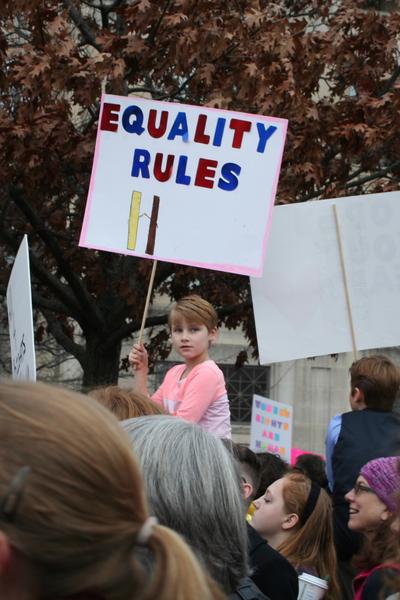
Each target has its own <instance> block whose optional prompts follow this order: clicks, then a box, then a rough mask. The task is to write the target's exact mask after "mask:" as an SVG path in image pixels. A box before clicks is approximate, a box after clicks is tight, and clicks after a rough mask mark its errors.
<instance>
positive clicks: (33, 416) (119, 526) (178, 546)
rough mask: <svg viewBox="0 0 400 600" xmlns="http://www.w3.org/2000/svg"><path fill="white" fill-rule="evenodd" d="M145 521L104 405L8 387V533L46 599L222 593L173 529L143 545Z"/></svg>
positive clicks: (3, 397)
mask: <svg viewBox="0 0 400 600" xmlns="http://www.w3.org/2000/svg"><path fill="white" fill-rule="evenodd" d="M23 467H29V468H27V469H23ZM21 474H22V475H21ZM147 518H148V509H147V503H146V500H145V497H144V491H143V482H142V478H141V474H140V472H139V468H138V465H137V463H136V460H135V459H134V457H133V455H132V450H131V448H130V445H129V442H128V440H127V438H126V437H125V434H124V432H123V431H122V430H121V428H120V426H119V424H118V422H117V421H116V420H115V419H114V418H113V417H112V415H111V414H109V413H108V411H107V410H106V409H104V408H103V407H101V406H100V405H99V404H98V403H97V402H96V401H95V400H93V399H91V398H88V397H86V396H81V395H79V394H75V393H73V392H69V391H67V390H65V389H62V388H56V387H52V386H48V385H44V384H33V383H11V382H10V383H2V384H0V530H2V531H3V532H4V533H5V534H6V536H7V538H8V539H9V541H10V544H11V547H12V548H14V549H15V550H17V551H19V552H20V553H21V554H22V555H23V556H25V557H26V558H27V560H28V561H29V562H30V564H31V567H32V569H33V572H34V576H35V578H36V581H37V585H38V588H39V590H40V598H41V599H43V600H44V599H47V600H50V599H51V600H54V599H57V600H59V599H61V598H68V597H73V596H79V597H82V598H86V597H91V595H93V596H94V597H95V598H101V600H136V599H137V600H139V599H140V600H142V599H146V600H153V599H154V600H155V599H157V600H169V599H171V600H172V599H173V598H182V600H183V598H184V597H186V598H189V597H197V596H196V594H195V595H192V594H191V593H190V591H188V590H193V589H194V587H196V588H197V590H201V594H200V596H199V597H202V598H206V599H210V600H211V599H212V598H218V597H220V596H218V594H219V592H218V591H216V592H215V595H214V592H213V589H212V585H211V586H209V585H208V583H207V580H206V577H205V575H203V573H202V571H201V569H200V567H199V566H198V564H197V563H196V560H195V559H194V558H193V555H192V553H191V551H190V550H189V549H188V547H187V546H186V545H185V544H184V542H183V541H181V540H180V539H179V538H178V536H176V535H175V534H174V533H172V532H170V531H169V530H167V529H166V528H164V527H160V526H155V527H154V528H153V531H152V533H151V535H150V536H149V537H148V540H147V544H146V545H145V547H142V546H139V545H138V543H137V541H138V536H139V534H140V532H141V530H142V527H143V524H144V523H145V522H146V519H147ZM146 548H147V549H146ZM32 598H34V596H32Z"/></svg>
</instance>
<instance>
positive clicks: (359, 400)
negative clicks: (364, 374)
mask: <svg viewBox="0 0 400 600" xmlns="http://www.w3.org/2000/svg"><path fill="white" fill-rule="evenodd" d="M350 396H351V407H352V408H353V410H363V409H364V408H366V407H367V405H366V404H365V397H364V392H363V390H360V388H358V387H353V388H351V392H350Z"/></svg>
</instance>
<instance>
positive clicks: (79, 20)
mask: <svg viewBox="0 0 400 600" xmlns="http://www.w3.org/2000/svg"><path fill="white" fill-rule="evenodd" d="M63 4H64V6H65V8H67V9H68V12H69V15H70V17H71V19H72V20H73V22H74V23H75V25H76V26H77V28H78V29H79V31H80V32H81V34H82V36H83V38H84V39H85V41H86V42H87V43H88V44H89V45H90V46H93V48H96V50H97V51H98V52H102V47H101V45H100V44H98V43H97V42H96V35H95V33H94V32H93V30H92V28H91V27H90V26H89V25H88V24H87V23H86V21H85V19H84V18H83V16H82V14H81V12H80V11H79V10H78V9H77V8H76V6H75V4H74V3H73V2H72V0H63Z"/></svg>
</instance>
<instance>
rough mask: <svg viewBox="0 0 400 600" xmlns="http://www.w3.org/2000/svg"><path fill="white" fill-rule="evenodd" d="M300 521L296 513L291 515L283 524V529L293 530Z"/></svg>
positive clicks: (287, 516)
mask: <svg viewBox="0 0 400 600" xmlns="http://www.w3.org/2000/svg"><path fill="white" fill-rule="evenodd" d="M299 520H300V519H299V515H296V513H290V514H289V515H286V517H285V519H284V521H283V523H282V529H293V527H296V525H297V523H298V522H299Z"/></svg>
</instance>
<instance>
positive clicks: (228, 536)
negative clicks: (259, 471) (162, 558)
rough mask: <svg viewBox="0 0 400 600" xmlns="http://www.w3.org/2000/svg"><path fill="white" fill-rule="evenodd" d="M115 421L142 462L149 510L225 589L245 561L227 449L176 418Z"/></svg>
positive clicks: (241, 517)
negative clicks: (177, 536) (175, 534)
mask: <svg viewBox="0 0 400 600" xmlns="http://www.w3.org/2000/svg"><path fill="white" fill-rule="evenodd" d="M121 424H122V426H123V428H124V429H125V431H126V432H127V433H128V436H129V438H130V440H131V443H132V446H133V449H134V451H135V454H136V457H137V459H138V461H139V463H140V466H141V467H142V472H143V477H144V481H145V488H146V492H147V498H148V501H149V504H150V507H151V512H152V514H154V515H155V516H156V517H157V518H158V520H159V522H160V523H161V524H162V525H168V526H169V527H171V529H174V530H175V531H176V532H178V533H180V534H181V535H182V536H183V537H184V539H185V540H186V542H187V543H188V544H189V545H190V546H191V548H192V550H193V551H194V552H195V553H196V555H197V557H198V558H199V559H200V560H201V561H202V563H203V565H204V566H205V568H206V569H207V570H208V572H209V574H210V575H211V576H212V577H213V578H214V579H215V580H216V581H217V582H218V583H219V584H220V585H221V586H222V587H223V589H224V590H225V592H226V593H228V594H229V593H231V592H232V591H233V590H234V589H235V588H236V587H237V586H238V584H239V581H240V580H242V579H243V578H244V577H245V576H246V575H247V574H248V564H247V532H246V521H245V506H244V501H243V497H242V494H241V481H240V475H239V473H238V471H237V468H236V466H235V464H234V462H233V460H232V458H231V456H230V455H229V453H228V451H227V450H226V449H225V448H224V446H223V444H222V443H221V441H220V440H219V439H217V438H216V437H214V436H213V435H212V434H210V433H208V432H207V431H205V430H204V429H202V428H201V427H199V426H198V425H196V424H194V423H190V422H188V421H183V420H180V419H177V418H176V417H172V416H167V415H162V416H150V417H139V418H136V419H128V420H126V421H122V423H121ZM257 591H258V589H257Z"/></svg>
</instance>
